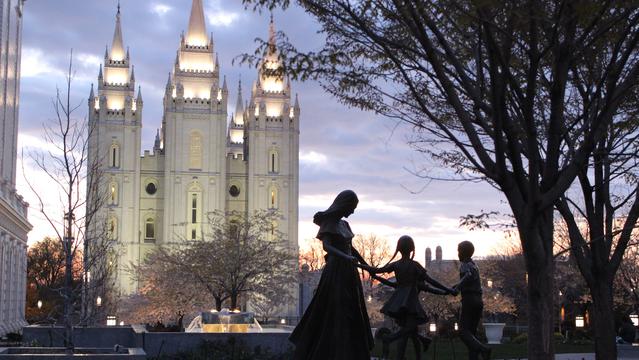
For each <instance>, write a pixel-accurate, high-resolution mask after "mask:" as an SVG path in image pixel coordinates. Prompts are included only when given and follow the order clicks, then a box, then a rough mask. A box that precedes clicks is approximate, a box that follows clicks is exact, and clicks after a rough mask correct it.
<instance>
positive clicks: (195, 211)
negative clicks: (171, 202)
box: [186, 182, 203, 240]
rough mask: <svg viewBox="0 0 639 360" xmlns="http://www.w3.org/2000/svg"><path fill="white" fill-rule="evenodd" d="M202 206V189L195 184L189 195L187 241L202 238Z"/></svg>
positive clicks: (190, 188)
mask: <svg viewBox="0 0 639 360" xmlns="http://www.w3.org/2000/svg"><path fill="white" fill-rule="evenodd" d="M202 205H203V204H202V188H201V187H200V185H199V184H198V183H196V182H194V183H193V184H192V185H191V186H190V187H189V191H188V193H187V211H188V213H187V233H186V238H187V239H190V240H195V239H198V238H199V237H200V231H201V226H202Z"/></svg>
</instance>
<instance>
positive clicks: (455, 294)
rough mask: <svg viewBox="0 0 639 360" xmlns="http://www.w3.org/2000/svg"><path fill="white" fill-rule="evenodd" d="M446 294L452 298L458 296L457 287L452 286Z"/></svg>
mask: <svg viewBox="0 0 639 360" xmlns="http://www.w3.org/2000/svg"><path fill="white" fill-rule="evenodd" d="M448 293H449V294H450V295H452V296H457V295H459V289H457V285H454V286H453V287H452V288H450V289H448Z"/></svg>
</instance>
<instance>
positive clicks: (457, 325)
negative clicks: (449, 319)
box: [455, 323, 459, 331]
mask: <svg viewBox="0 0 639 360" xmlns="http://www.w3.org/2000/svg"><path fill="white" fill-rule="evenodd" d="M455 331H459V324H457V323H455Z"/></svg>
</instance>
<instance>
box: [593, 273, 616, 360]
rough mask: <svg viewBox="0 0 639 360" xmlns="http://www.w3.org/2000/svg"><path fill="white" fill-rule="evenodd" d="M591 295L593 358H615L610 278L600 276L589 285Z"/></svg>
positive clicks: (609, 359)
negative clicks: (593, 338) (593, 336)
mask: <svg viewBox="0 0 639 360" xmlns="http://www.w3.org/2000/svg"><path fill="white" fill-rule="evenodd" d="M590 294H591V296H592V305H593V306H592V312H591V315H592V320H593V321H592V323H593V324H594V326H593V327H592V328H593V331H594V335H595V358H596V359H597V360H615V359H617V344H616V342H615V339H616V333H617V332H616V330H615V317H614V311H613V299H612V280H610V279H608V278H607V277H606V276H600V277H599V278H598V279H595V282H594V283H593V284H592V286H591V287H590Z"/></svg>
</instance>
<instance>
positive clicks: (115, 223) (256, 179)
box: [89, 0, 300, 316]
mask: <svg viewBox="0 0 639 360" xmlns="http://www.w3.org/2000/svg"><path fill="white" fill-rule="evenodd" d="M184 15H185V19H186V15H187V14H184ZM269 35H270V36H269V47H268V53H267V54H266V56H265V58H264V59H263V60H262V66H260V67H259V69H258V73H257V80H256V81H255V82H254V83H253V86H252V87H251V93H250V100H249V101H248V102H247V103H244V101H243V100H242V95H243V94H242V87H241V83H240V84H238V89H237V92H238V97H237V103H236V106H235V108H234V112H231V111H229V109H228V101H229V89H228V86H227V82H226V78H224V77H221V75H220V72H221V68H220V65H219V62H218V59H217V51H216V50H218V49H215V47H214V41H213V37H212V35H210V34H209V33H207V29H206V21H205V16H204V7H203V2H202V0H193V2H192V7H191V14H190V20H189V25H188V28H187V31H186V33H183V35H182V36H181V38H180V39H179V41H176V42H177V43H178V49H177V56H176V58H175V62H174V64H172V66H171V69H170V70H171V72H170V74H169V76H168V80H167V83H166V88H165V91H164V106H163V110H164V115H163V118H162V126H161V128H160V129H158V130H157V135H156V138H155V144H154V146H153V149H152V150H145V151H144V153H143V155H142V156H140V155H141V144H142V138H141V135H142V126H143V118H142V109H143V106H144V103H143V100H142V93H141V90H140V89H138V88H137V87H136V78H135V74H134V68H133V63H134V61H132V57H131V56H130V54H129V51H128V49H127V47H125V43H124V40H123V31H122V25H121V13H120V9H118V12H117V16H116V25H115V33H114V36H113V42H112V44H111V47H110V48H109V49H107V51H106V54H105V56H104V67H100V72H99V75H98V86H97V89H93V88H92V89H91V93H90V95H89V122H90V124H91V127H92V128H93V129H94V130H93V131H92V133H91V138H90V153H89V162H90V163H96V162H97V163H99V164H100V168H101V170H102V173H103V177H104V179H103V181H102V182H101V190H100V191H99V192H98V193H99V194H103V193H105V194H107V201H106V202H107V203H106V206H104V207H103V210H102V214H101V215H99V216H98V218H103V219H104V221H105V224H106V229H107V234H108V235H109V236H110V237H111V238H112V239H113V240H114V241H115V242H116V243H117V244H118V250H119V254H118V259H117V264H116V265H117V269H118V270H117V275H116V277H117V279H116V283H117V288H118V289H119V291H120V293H121V294H122V295H127V294H132V293H136V292H137V291H138V283H137V281H136V280H135V279H133V278H132V275H131V273H130V272H128V271H126V267H127V266H128V265H129V264H136V265H137V264H139V263H140V262H141V261H142V260H143V259H144V258H145V256H146V254H148V253H149V252H150V251H152V250H153V249H155V248H156V247H158V246H161V245H170V244H175V243H179V242H183V241H186V240H197V239H201V238H202V234H203V230H205V229H206V223H207V214H209V213H211V212H214V211H223V212H238V213H241V214H247V215H248V216H250V215H251V214H253V213H254V212H255V211H258V210H269V211H277V212H278V213H279V214H281V216H282V217H281V219H279V220H278V221H277V222H274V223H273V224H272V226H273V228H272V230H271V231H270V233H271V234H272V233H273V231H274V230H276V229H278V230H279V231H280V232H282V233H283V234H284V237H285V238H286V239H287V241H288V246H289V249H290V250H291V251H292V252H294V253H295V254H297V252H298V245H297V237H298V229H297V227H298V198H299V194H298V193H299V191H298V183H299V124H300V122H299V121H300V107H299V103H298V102H297V98H296V97H292V96H291V83H290V81H289V79H288V77H287V76H286V75H285V74H281V73H280V72H279V70H280V69H281V66H282V64H280V63H279V59H278V55H277V49H276V47H275V27H274V23H273V20H272V19H271V26H270V33H269ZM166 40H167V39H161V41H166ZM169 40H170V39H169ZM175 40H178V39H175ZM247 45H248V44H247ZM168 70H169V68H168V67H167V71H168ZM96 90H97V91H96ZM291 271H297V268H296V266H295V267H291ZM295 290H296V289H291V292H292V293H296V291H295ZM286 312H287V316H295V315H296V313H297V301H295V303H294V304H290V306H289V307H288V309H287V311H286Z"/></svg>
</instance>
